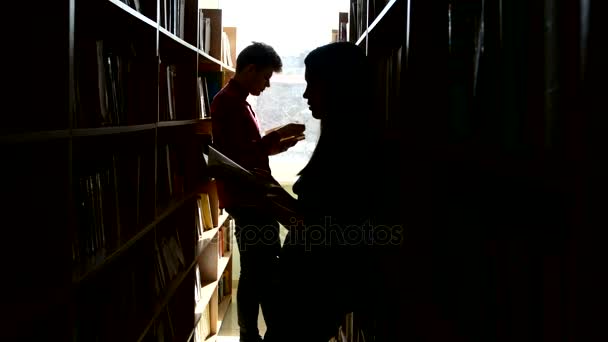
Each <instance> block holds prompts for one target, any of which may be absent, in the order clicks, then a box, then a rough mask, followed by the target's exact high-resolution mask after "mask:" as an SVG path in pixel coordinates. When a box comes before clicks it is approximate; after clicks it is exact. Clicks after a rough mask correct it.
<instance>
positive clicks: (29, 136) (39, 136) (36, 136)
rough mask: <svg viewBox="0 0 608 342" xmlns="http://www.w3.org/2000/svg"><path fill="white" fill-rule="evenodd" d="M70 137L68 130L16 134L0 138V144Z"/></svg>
mask: <svg viewBox="0 0 608 342" xmlns="http://www.w3.org/2000/svg"><path fill="white" fill-rule="evenodd" d="M69 137H70V130H69V129H61V130H53V131H39V132H29V133H17V134H8V135H3V136H0V143H7V144H11V143H12V144H15V143H28V142H40V141H49V140H56V139H67V138H69Z"/></svg>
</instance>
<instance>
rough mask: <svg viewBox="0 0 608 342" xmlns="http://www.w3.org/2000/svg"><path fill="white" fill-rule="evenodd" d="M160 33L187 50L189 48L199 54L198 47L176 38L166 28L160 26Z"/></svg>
mask: <svg viewBox="0 0 608 342" xmlns="http://www.w3.org/2000/svg"><path fill="white" fill-rule="evenodd" d="M158 31H159V32H160V33H161V34H162V35H163V36H165V37H167V38H170V39H172V40H173V41H174V42H176V43H178V44H180V45H182V46H183V47H185V48H188V49H190V50H192V51H194V52H197V51H198V49H197V48H196V46H194V45H192V44H190V43H188V42H187V41H185V40H183V39H181V38H180V37H178V36H176V35H175V34H173V33H171V32H170V31H169V30H167V29H166V28H164V27H161V26H159V27H158Z"/></svg>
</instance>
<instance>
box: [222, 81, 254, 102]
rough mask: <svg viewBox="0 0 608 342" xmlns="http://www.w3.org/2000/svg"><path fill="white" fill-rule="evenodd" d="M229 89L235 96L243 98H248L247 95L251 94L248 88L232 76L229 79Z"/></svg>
mask: <svg viewBox="0 0 608 342" xmlns="http://www.w3.org/2000/svg"><path fill="white" fill-rule="evenodd" d="M227 89H228V91H229V92H230V93H231V94H234V95H235V96H237V97H239V98H241V99H243V100H246V99H247V96H249V92H248V91H247V89H245V87H243V86H242V85H241V84H240V83H239V82H238V81H236V80H235V79H234V78H231V79H230V81H228V87H227Z"/></svg>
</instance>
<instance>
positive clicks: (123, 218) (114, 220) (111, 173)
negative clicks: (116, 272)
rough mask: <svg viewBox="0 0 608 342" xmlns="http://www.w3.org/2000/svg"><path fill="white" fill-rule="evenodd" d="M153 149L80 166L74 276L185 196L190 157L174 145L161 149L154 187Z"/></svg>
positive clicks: (117, 154)
mask: <svg viewBox="0 0 608 342" xmlns="http://www.w3.org/2000/svg"><path fill="white" fill-rule="evenodd" d="M152 151H153V150H152V148H151V147H150V152H149V153H144V152H132V151H129V150H126V151H116V152H115V153H113V154H111V155H108V156H106V157H103V156H100V155H96V156H97V157H98V158H99V160H96V161H95V162H91V161H87V160H81V161H80V162H79V164H78V165H77V166H76V167H75V174H76V179H77V181H76V182H75V189H74V192H75V195H74V199H75V204H76V208H75V212H76V215H77V221H76V230H75V233H74V236H73V239H72V262H73V270H74V272H73V273H74V277H75V278H78V277H79V276H81V275H83V274H84V273H86V272H87V271H88V270H90V269H91V268H93V267H95V266H96V265H99V264H100V263H102V262H103V261H104V260H105V258H106V257H108V256H109V255H110V254H111V253H112V252H114V251H115V250H116V249H117V248H119V247H120V246H121V245H122V244H124V243H126V242H127V241H129V239H131V238H132V237H133V236H134V235H136V234H137V233H138V232H139V231H140V230H141V229H142V228H143V227H144V226H145V225H146V224H147V223H149V222H151V221H152V220H153V219H154V212H155V208H156V206H158V207H160V208H165V207H167V206H168V205H170V204H171V203H174V202H176V201H178V200H179V199H181V198H183V196H184V193H185V165H184V163H185V160H184V158H185V157H184V156H181V155H179V153H178V152H179V150H178V149H176V148H175V147H174V146H172V145H170V144H166V145H161V146H159V149H158V160H157V165H158V172H157V176H156V177H157V179H156V182H157V183H156V184H155V179H154V177H155V175H154V163H155V160H154V155H153V153H151V152H152ZM194 182H196V180H194ZM155 193H156V196H155ZM155 198H156V202H155ZM125 208H126V209H127V210H123V209H125Z"/></svg>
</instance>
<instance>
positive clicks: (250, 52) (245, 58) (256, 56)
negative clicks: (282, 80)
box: [236, 42, 283, 72]
mask: <svg viewBox="0 0 608 342" xmlns="http://www.w3.org/2000/svg"><path fill="white" fill-rule="evenodd" d="M249 64H253V65H255V66H256V67H257V68H258V69H263V68H266V67H271V68H272V70H273V71H274V72H281V70H282V69H283V62H281V57H279V55H278V54H277V52H276V51H274V49H273V48H272V46H270V45H267V44H264V43H260V42H253V43H252V44H251V45H249V46H248V47H246V48H244V49H243V51H241V53H239V56H238V57H237V59H236V72H239V71H241V70H243V69H244V68H245V67H246V66H247V65H249Z"/></svg>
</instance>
